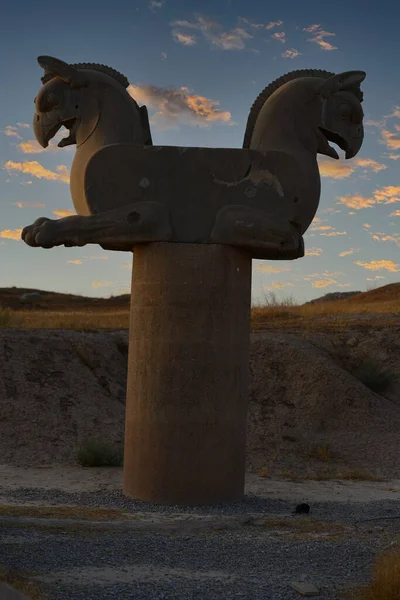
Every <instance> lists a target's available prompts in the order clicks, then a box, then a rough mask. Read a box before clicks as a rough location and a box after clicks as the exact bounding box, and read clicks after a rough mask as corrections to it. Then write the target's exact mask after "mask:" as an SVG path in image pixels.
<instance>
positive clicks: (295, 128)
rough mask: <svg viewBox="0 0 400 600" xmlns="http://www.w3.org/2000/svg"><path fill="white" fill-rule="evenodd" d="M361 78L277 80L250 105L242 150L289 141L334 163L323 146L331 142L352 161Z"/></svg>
mask: <svg viewBox="0 0 400 600" xmlns="http://www.w3.org/2000/svg"><path fill="white" fill-rule="evenodd" d="M364 79H365V73H364V71H348V72H345V73H341V74H339V75H335V74H334V73H329V72H327V71H320V70H314V69H304V70H299V71H293V72H291V73H288V74H286V75H283V76H282V77H280V78H279V79H277V80H276V81H274V82H273V83H271V84H270V85H269V86H268V87H266V88H265V89H264V90H263V91H262V92H261V94H260V95H259V96H258V98H257V99H256V101H255V102H254V104H253V106H252V108H251V111H250V115H249V118H248V122H247V127H246V133H245V136H244V143H243V147H244V148H253V149H257V150H267V149H269V148H271V147H274V145H276V142H277V140H278V139H279V136H281V137H285V136H286V138H287V139H289V138H290V136H292V138H293V139H294V136H295V137H296V138H297V140H298V139H299V140H300V141H301V143H302V145H303V147H304V146H305V147H306V148H307V150H309V151H311V152H313V153H315V155H316V154H317V153H320V154H325V155H326V156H331V157H332V158H339V156H338V153H337V152H336V150H335V149H334V148H332V146H330V144H329V142H333V143H335V144H337V145H338V146H339V147H340V148H341V149H342V150H344V152H345V155H346V158H352V157H353V156H355V155H356V154H357V153H358V151H359V150H360V148H361V145H362V142H363V138H364V129H363V116H364V113H363V110H362V106H361V102H362V99H363V95H362V92H361V90H360V84H361V82H362V81H363V80H364ZM289 146H290V144H289Z"/></svg>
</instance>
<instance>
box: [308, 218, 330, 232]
mask: <svg viewBox="0 0 400 600" xmlns="http://www.w3.org/2000/svg"><path fill="white" fill-rule="evenodd" d="M314 221H315V219H314ZM329 229H333V227H332V226H331V225H317V226H316V227H315V226H313V225H311V227H310V230H311V231H328V230H329Z"/></svg>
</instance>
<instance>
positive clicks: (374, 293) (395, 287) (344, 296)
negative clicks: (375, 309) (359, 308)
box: [306, 283, 400, 304]
mask: <svg viewBox="0 0 400 600" xmlns="http://www.w3.org/2000/svg"><path fill="white" fill-rule="evenodd" d="M337 300H340V301H343V302H345V303H346V304H347V303H359V304H366V303H373V302H389V301H393V300H400V283H388V284H387V285H383V286H382V287H378V288H376V289H374V290H368V292H331V293H329V294H325V295H324V296H321V297H320V298H315V299H314V300H311V301H310V302H306V304H316V303H319V302H335V301H337Z"/></svg>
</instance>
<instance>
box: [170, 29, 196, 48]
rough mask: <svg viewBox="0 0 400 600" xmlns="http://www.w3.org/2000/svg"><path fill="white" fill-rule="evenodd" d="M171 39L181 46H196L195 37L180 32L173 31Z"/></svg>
mask: <svg viewBox="0 0 400 600" xmlns="http://www.w3.org/2000/svg"><path fill="white" fill-rule="evenodd" d="M172 37H173V39H174V40H175V42H178V44H182V45H183V46H194V45H195V44H197V40H196V36H195V35H190V34H189V33H182V32H181V31H177V30H174V31H173V32H172Z"/></svg>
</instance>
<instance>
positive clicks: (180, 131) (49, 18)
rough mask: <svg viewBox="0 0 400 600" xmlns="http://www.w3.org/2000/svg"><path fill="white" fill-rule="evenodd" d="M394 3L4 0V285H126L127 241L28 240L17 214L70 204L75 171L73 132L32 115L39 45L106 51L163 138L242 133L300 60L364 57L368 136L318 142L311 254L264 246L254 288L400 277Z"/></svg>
mask: <svg viewBox="0 0 400 600" xmlns="http://www.w3.org/2000/svg"><path fill="white" fill-rule="evenodd" d="M396 4H397V3H396V2H395V1H394V0H382V1H380V2H372V3H371V4H368V3H366V2H365V1H363V2H360V1H358V0H352V1H351V2H349V1H348V0H347V1H343V0H337V1H336V2H321V1H320V0H318V2H316V1H309V2H307V1H304V2H298V0H291V1H286V2H285V1H280V2H274V3H271V2H265V0H247V1H244V0H213V1H211V0H202V1H194V0H185V1H184V0H179V1H178V0H150V1H149V0H137V1H134V0H133V1H130V2H125V1H122V0H113V2H105V1H104V0H96V2H95V1H93V0H90V1H88V0H80V1H79V2H78V1H77V0H70V1H69V2H67V3H65V4H64V3H61V2H58V3H57V2H54V0H52V1H51V2H50V1H48V0H40V2H38V3H36V2H35V3H34V2H31V0H29V1H28V0H22V1H19V2H11V3H7V8H3V9H2V24H1V26H0V28H1V36H0V75H1V86H2V87H1V96H0V98H1V100H0V102H1V116H0V119H1V122H0V131H1V133H0V167H1V168H0V198H1V221H0V230H1V231H0V253H1V256H2V260H1V261H0V287H9V286H18V287H28V288H40V289H45V290H55V291H60V292H69V293H76V294H84V295H88V296H108V295H110V294H118V293H125V292H127V291H128V290H129V285H130V273H131V264H132V255H131V254H130V253H116V252H106V251H103V250H102V249H101V248H99V247H97V246H94V245H88V246H85V247H84V248H64V247H62V248H54V249H52V250H43V249H36V248H29V247H28V246H26V245H25V244H24V243H23V242H22V241H21V240H20V231H21V228H22V227H24V226H25V225H28V224H31V223H32V222H33V221H34V220H35V219H36V218H38V217H40V216H47V217H50V218H56V217H61V216H65V215H67V214H73V205H72V200H71V198H70V193H69V185H68V183H69V170H70V167H71V163H72V160H73V156H74V151H75V146H70V147H68V148H66V149H58V148H57V147H56V145H55V143H52V144H51V145H50V147H49V148H48V149H46V150H43V149H42V148H41V147H40V146H38V144H37V143H36V142H35V139H34V135H33V132H32V127H31V122H32V117H33V112H34V105H33V99H34V97H35V95H36V93H37V91H38V90H39V88H40V85H41V82H40V77H41V76H42V73H43V72H42V70H41V69H40V67H39V65H38V64H37V61H36V58H37V56H38V55H43V54H47V55H51V56H55V57H57V58H61V59H63V60H65V61H67V62H71V63H73V62H98V63H103V64H106V65H108V66H111V67H113V68H115V69H117V70H118V71H120V72H121V73H123V74H124V75H126V77H127V78H128V79H129V81H130V84H131V93H132V95H133V96H134V97H135V99H136V100H137V101H138V102H139V104H143V103H145V104H146V105H147V106H148V109H149V113H150V118H151V128H152V135H153V143H154V144H156V145H163V144H165V145H179V146H208V147H226V148H228V147H232V148H240V147H241V145H242V141H243V134H244V129H245V124H246V120H247V116H248V111H249V109H250V106H251V105H252V103H253V101H254V100H255V98H256V96H257V95H258V94H259V92H260V91H261V90H262V89H263V88H264V87H265V86H266V85H268V84H269V83H270V82H271V81H273V80H274V79H276V78H277V77H279V76H281V75H283V74H284V73H287V72H289V71H292V70H295V69H304V68H316V69H325V70H328V71H332V72H335V73H339V72H342V71H348V70H353V69H355V70H364V71H366V73H367V77H366V79H365V81H364V82H363V84H362V90H363V91H364V102H363V108H364V112H365V122H364V123H365V140H364V144H363V147H362V149H361V152H360V153H359V155H358V156H357V157H356V158H354V159H352V160H349V161H345V160H342V159H341V160H340V161H335V160H333V159H331V158H322V157H320V159H319V164H320V171H321V176H322V193H321V202H320V207H319V210H318V212H317V216H316V218H315V220H314V223H313V225H312V226H311V227H310V229H309V230H308V232H307V233H306V235H305V244H306V257H304V258H303V259H300V260H297V261H292V262H289V261H288V262H286V261H285V262H283V261H281V262H280V261H253V299H254V301H257V300H262V297H263V295H264V294H266V293H269V292H271V291H273V292H276V294H277V296H278V297H279V298H284V297H287V296H293V297H294V298H295V299H297V300H298V301H299V302H304V301H307V300H310V299H312V298H315V297H318V296H321V295H323V294H325V293H327V292H333V291H346V290H355V289H357V290H365V289H368V288H369V287H374V286H380V285H385V284H387V283H392V282H396V281H399V280H400V174H399V172H400V160H399V159H400V68H399V60H398V59H399V56H400V51H399V49H400V43H399V32H398V26H399V18H398V17H400V5H398V4H397V6H396ZM366 7H368V8H366ZM60 134H61V132H60ZM64 135H65V131H64V130H63V133H62V134H61V135H58V136H57V139H56V142H57V141H59V139H60V137H63V136H64ZM339 154H340V155H341V156H342V155H343V153H342V152H341V151H339Z"/></svg>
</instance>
